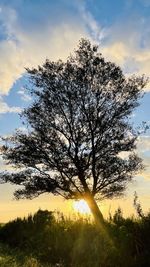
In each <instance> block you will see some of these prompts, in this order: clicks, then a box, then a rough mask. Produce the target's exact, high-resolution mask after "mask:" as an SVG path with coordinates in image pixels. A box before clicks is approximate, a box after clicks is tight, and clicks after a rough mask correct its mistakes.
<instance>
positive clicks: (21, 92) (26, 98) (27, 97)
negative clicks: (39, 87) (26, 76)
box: [18, 87, 32, 102]
mask: <svg viewBox="0 0 150 267" xmlns="http://www.w3.org/2000/svg"><path fill="white" fill-rule="evenodd" d="M18 94H19V95H20V96H21V100H23V101H25V102H29V101H31V99H32V97H31V96H30V95H28V94H27V93H26V91H25V88H23V87H22V88H21V89H20V90H19V91H18Z"/></svg>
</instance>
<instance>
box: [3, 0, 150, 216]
mask: <svg viewBox="0 0 150 267" xmlns="http://www.w3.org/2000/svg"><path fill="white" fill-rule="evenodd" d="M149 25H150V0H114V1H110V0H87V1H86V0H83V1H82V0H75V1H69V0H57V1H52V0H50V1H47V0H0V58H1V60H0V135H8V134H11V133H12V132H14V131H15V129H16V128H20V127H23V125H22V123H21V120H20V119H19V115H18V112H20V111H21V110H22V109H23V108H24V107H26V106H28V105H29V103H30V102H31V101H32V99H31V97H30V96H29V95H28V94H27V92H26V90H25V89H24V88H25V86H26V85H27V84H28V81H27V78H26V76H25V67H36V66H37V65H38V64H39V65H40V64H42V62H44V61H45V59H46V58H49V59H51V60H57V59H59V58H61V59H63V60H65V59H66V58H67V56H68V55H69V54H70V53H71V52H73V50H74V48H75V47H76V45H77V43H78V41H79V39H80V38H81V37H86V38H89V39H90V40H91V41H92V42H94V43H98V44H99V45H100V51H101V53H102V54H103V55H104V57H105V58H106V59H108V60H111V61H113V62H115V63H116V64H118V65H119V66H121V68H122V69H123V71H124V73H125V74H126V75H127V76H128V75H132V74H137V75H141V74H145V75H146V76H149V71H150V29H149ZM149 106H150V84H148V85H147V87H146V89H145V96H144V97H143V99H142V100H141V105H140V106H139V107H138V109H137V110H136V111H135V113H134V114H133V117H132V120H133V122H134V124H135V125H138V124H141V122H142V121H147V122H148V123H150V108H149ZM137 147H138V152H139V154H140V155H141V156H142V158H143V160H144V162H145V164H146V165H147V166H150V131H147V133H146V134H145V135H141V137H140V138H139V142H138V146H137ZM0 168H1V169H4V168H5V166H4V163H3V161H2V160H0ZM13 190H14V187H11V186H8V185H0V201H1V204H0V214H2V215H1V216H2V220H8V219H10V218H12V212H13V211H14V207H15V205H18V206H17V207H21V208H20V209H18V213H15V215H18V216H19V214H21V215H24V214H26V213H27V212H30V211H31V210H32V211H33V210H34V208H33V206H34V203H37V204H35V206H34V207H35V209H36V208H37V207H39V206H41V205H42V204H41V203H43V201H44V203H46V202H47V197H45V198H44V200H43V201H42V200H41V198H39V199H38V200H35V202H34V200H33V201H31V202H28V209H23V206H24V205H22V204H23V203H26V202H22V201H20V202H17V204H14V203H16V202H15V201H11V200H12V197H13V194H12V193H13ZM135 190H136V191H137V193H138V194H139V197H140V199H141V202H142V205H143V207H144V209H145V210H148V205H149V204H150V169H149V167H147V169H146V170H145V171H144V172H143V173H142V174H140V175H139V176H138V177H137V178H136V182H135V183H134V184H132V185H131V186H129V192H128V193H127V194H126V201H127V204H126V205H125V206H123V209H128V208H127V207H126V206H127V205H129V206H130V210H131V211H132V198H133V192H134V191H135ZM42 199H43V198H42ZM50 199H51V200H52V202H51V203H52V204H51V205H52V206H51V207H53V206H55V208H57V204H58V203H59V200H58V199H57V200H56V198H55V199H54V200H53V198H52V196H51V197H50ZM145 199H146V200H145ZM123 201H124V200H117V201H116V206H117V205H118V203H120V205H123V204H121V203H123ZM7 203H9V209H8V212H7V209H5V212H4V208H3V207H5V208H6V207H7ZM18 203H19V204H18ZM60 203H61V202H60ZM60 203H59V205H58V206H59V207H60V206H61V205H60ZM114 203H115V202H114ZM11 205H12V206H11ZM19 205H20V206H19ZM44 205H46V204H44ZM62 205H64V204H62ZM106 206H108V205H107V204H106ZM44 207H45V206H44ZM10 210H11V212H10ZM21 212H22V213H21ZM15 215H14V216H15ZM0 220H1V218H0Z"/></svg>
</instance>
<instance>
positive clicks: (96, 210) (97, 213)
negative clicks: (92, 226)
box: [85, 194, 104, 227]
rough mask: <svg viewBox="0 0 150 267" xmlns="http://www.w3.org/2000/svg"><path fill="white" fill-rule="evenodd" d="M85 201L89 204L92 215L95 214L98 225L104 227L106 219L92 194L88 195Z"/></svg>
mask: <svg viewBox="0 0 150 267" xmlns="http://www.w3.org/2000/svg"><path fill="white" fill-rule="evenodd" d="M85 201H86V202H87V204H88V206H89V208H90V210H91V213H92V214H93V217H94V219H95V222H96V224H98V225H100V226H101V227H104V218H103V215H102V213H101V211H100V209H99V207H98V205H97V203H96V201H95V199H94V197H93V196H92V195H91V194H88V195H87V197H86V198H85Z"/></svg>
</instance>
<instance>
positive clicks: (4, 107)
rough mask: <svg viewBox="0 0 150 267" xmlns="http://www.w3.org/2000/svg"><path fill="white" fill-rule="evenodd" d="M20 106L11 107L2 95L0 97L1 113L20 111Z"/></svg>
mask: <svg viewBox="0 0 150 267" xmlns="http://www.w3.org/2000/svg"><path fill="white" fill-rule="evenodd" d="M20 112H21V108H20V107H10V106H8V104H7V103H6V102H4V101H3V99H2V97H0V114H5V113H20Z"/></svg>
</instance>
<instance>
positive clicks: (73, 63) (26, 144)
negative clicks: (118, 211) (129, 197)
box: [0, 39, 147, 212]
mask: <svg viewBox="0 0 150 267" xmlns="http://www.w3.org/2000/svg"><path fill="white" fill-rule="evenodd" d="M27 73H28V75H29V79H30V82H31V83H32V86H30V92H31V94H32V97H33V102H32V104H31V105H30V106H29V107H28V108H26V109H25V110H24V111H23V113H22V116H23V119H24V123H25V124H26V125H28V132H27V133H24V132H21V131H17V132H16V134H14V135H13V136H12V137H11V138H9V140H7V144H6V145H4V146H3V147H2V153H3V158H4V159H5V160H6V161H7V163H8V164H12V165H14V166H15V167H17V170H16V171H14V172H8V171H5V172H3V173H1V176H0V177H1V181H5V182H10V183H12V184H17V185H21V186H22V187H21V189H17V190H16V192H15V196H16V197H17V198H20V197H26V198H32V197H35V196H38V195H40V194H42V193H45V192H47V193H53V194H56V195H61V196H63V197H65V198H74V199H80V198H84V199H87V201H88V204H89V206H90V208H91V210H92V209H93V207H95V209H97V207H96V206H95V205H97V204H96V202H95V199H104V198H111V197H115V196H118V195H120V194H122V193H123V192H124V190H125V188H126V186H127V184H128V182H129V181H131V180H132V178H133V176H134V175H135V173H136V172H137V171H139V170H140V169H141V168H142V162H141V159H140V158H139V157H138V156H137V155H136V154H135V148H136V140H137V136H138V135H137V133H136V131H134V129H133V126H132V124H131V123H130V116H131V114H132V112H133V110H134V109H135V108H136V107H137V106H138V105H139V100H140V98H141V97H142V89H143V88H144V86H145V85H146V82H147V80H146V78H145V77H144V76H141V77H139V76H132V77H129V78H127V77H125V75H124V74H123V72H122V70H121V69H120V67H118V66H116V65H115V64H114V63H112V62H109V61H106V60H105V59H104V58H103V56H102V55H101V54H100V53H99V51H98V46H96V45H92V44H91V43H90V41H88V40H85V39H82V40H81V41H80V42H79V45H78V48H77V50H76V51H75V53H74V55H72V56H70V57H69V58H68V59H67V61H66V62H63V61H61V60H59V61H57V62H53V61H50V60H46V62H45V63H44V64H43V65H42V66H39V67H38V68H37V69H35V68H33V69H27ZM31 83H30V84H31ZM124 151H128V152H130V154H129V156H128V157H127V158H123V157H121V156H120V155H121V154H120V153H121V152H124ZM89 199H90V201H89ZM91 203H92V204H91ZM93 212H94V211H93Z"/></svg>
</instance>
